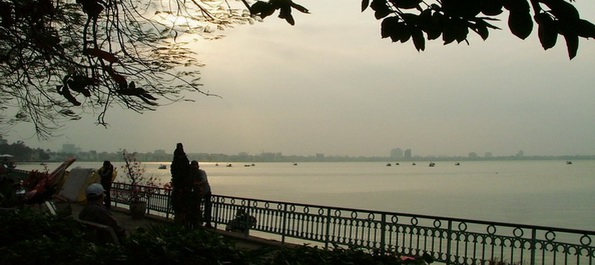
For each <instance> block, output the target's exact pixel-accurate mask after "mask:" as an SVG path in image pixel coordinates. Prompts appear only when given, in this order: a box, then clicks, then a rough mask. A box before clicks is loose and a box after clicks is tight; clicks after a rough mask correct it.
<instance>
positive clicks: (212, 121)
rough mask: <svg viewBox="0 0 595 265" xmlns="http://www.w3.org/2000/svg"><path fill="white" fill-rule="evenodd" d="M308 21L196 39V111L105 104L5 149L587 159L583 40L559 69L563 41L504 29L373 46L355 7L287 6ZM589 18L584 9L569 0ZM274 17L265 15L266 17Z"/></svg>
mask: <svg viewBox="0 0 595 265" xmlns="http://www.w3.org/2000/svg"><path fill="white" fill-rule="evenodd" d="M297 2H298V3H301V4H303V5H304V6H306V7H308V8H309V9H310V11H311V14H309V15H305V14H299V13H298V14H295V17H296V25H295V26H293V27H292V26H290V25H288V24H287V23H285V22H284V21H282V20H280V19H278V18H276V16H275V17H270V18H267V20H266V21H265V22H264V23H256V24H255V25H250V26H249V25H245V26H237V27H236V28H234V29H227V30H225V31H224V32H223V33H224V34H225V35H226V37H225V38H223V39H221V40H216V41H202V40H201V41H198V42H196V43H195V44H194V45H195V47H196V51H197V52H198V54H199V55H200V58H201V60H202V62H203V63H205V64H206V67H204V68H203V69H202V80H203V84H204V89H205V90H207V91H209V92H211V93H215V94H218V95H220V96H221V97H222V98H216V97H204V96H200V95H198V94H194V95H193V96H192V98H194V99H196V102H195V103H180V104H174V105H168V106H164V107H161V108H160V109H159V110H158V111H157V112H150V113H145V114H142V115H139V114H136V113H133V112H131V111H123V110H121V109H119V108H112V109H111V110H110V112H109V113H108V116H107V119H108V122H109V123H110V125H111V126H110V127H109V128H108V129H104V128H103V127H99V126H96V125H94V121H95V117H93V116H89V117H87V118H85V119H83V120H80V121H75V122H70V123H68V125H67V126H68V127H67V128H66V129H64V130H62V131H61V132H60V133H61V134H62V135H63V136H61V137H58V138H55V139H51V140H49V141H47V142H42V143H39V142H38V141H37V140H36V138H35V137H34V135H33V132H32V131H33V130H32V128H30V127H25V126H19V127H17V128H15V129H14V130H12V131H11V132H10V135H8V136H7V137H5V138H7V139H8V140H9V141H10V142H12V141H17V140H23V141H25V143H26V144H28V145H29V146H34V147H41V148H50V149H52V150H55V151H57V150H60V149H61V146H62V144H65V143H72V144H75V145H77V146H79V147H81V148H82V149H83V150H84V151H88V150H96V151H116V150H118V149H120V148H126V149H128V150H131V151H140V152H148V151H153V150H156V149H164V150H166V151H167V152H173V150H174V148H175V144H176V143H178V142H182V143H184V145H185V149H186V152H188V153H199V152H206V153H225V154H237V153H239V152H247V153H250V154H258V153H261V152H282V153H283V154H285V155H313V154H316V153H324V154H326V155H351V156H359V155H362V156H388V155H389V152H390V150H391V149H392V148H396V147H400V148H402V149H408V148H410V149H412V151H413V154H414V155H421V156H426V155H464V156H466V155H467V154H468V153H469V152H476V153H478V154H480V155H483V154H484V153H485V152H492V153H493V155H513V154H516V153H517V152H518V151H519V150H523V151H524V152H525V154H526V155H574V154H579V155H581V154H582V155H585V154H595V117H594V116H593V115H594V114H595V41H593V40H592V39H591V40H589V41H587V40H585V39H581V42H580V48H579V53H578V56H577V57H576V58H575V59H573V60H572V61H570V60H569V59H568V55H567V52H566V46H565V43H564V41H563V39H562V38H559V39H558V44H557V45H556V47H555V48H553V49H551V50H548V51H544V50H543V49H542V48H541V45H540V44H539V41H538V39H537V36H536V29H534V33H533V34H532V36H531V37H529V39H527V40H525V41H522V40H519V39H517V38H516V37H513V36H512V34H510V33H509V30H508V29H507V28H506V22H505V21H504V22H499V23H498V25H500V26H501V27H502V30H501V31H500V32H492V33H491V35H490V38H489V39H488V40H487V41H485V42H484V41H482V40H481V39H480V38H479V37H477V36H476V35H474V34H470V36H471V38H470V42H471V44H470V45H466V44H465V43H461V44H451V45H448V46H443V45H442V43H441V42H440V41H438V42H433V43H430V44H428V45H427V47H426V51H424V52H417V51H416V50H415V48H414V46H413V44H412V43H404V44H400V43H398V44H397V43H391V41H390V40H389V39H381V38H380V33H379V32H380V26H379V25H380V22H379V21H377V20H375V19H374V17H373V12H372V11H371V10H367V11H366V12H364V13H361V12H360V2H359V1H353V0H351V1H345V0H342V1H339V0H329V1H312V0H303V1H297ZM575 3H576V5H577V6H578V7H579V10H580V12H581V14H582V16H583V18H586V19H587V20H590V21H592V22H595V1H591V0H580V1H577V2H575ZM275 15H276V14H275Z"/></svg>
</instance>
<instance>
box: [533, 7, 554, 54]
mask: <svg viewBox="0 0 595 265" xmlns="http://www.w3.org/2000/svg"><path fill="white" fill-rule="evenodd" d="M535 21H536V22H537V25H538V30H537V35H538V36H539V42H540V43H541V46H542V47H543V49H544V50H547V49H549V48H552V47H554V46H555V45H556V41H557V40H558V24H557V23H556V21H554V19H553V18H552V17H551V16H550V15H549V14H547V13H539V14H537V15H535Z"/></svg>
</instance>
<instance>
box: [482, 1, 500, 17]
mask: <svg viewBox="0 0 595 265" xmlns="http://www.w3.org/2000/svg"><path fill="white" fill-rule="evenodd" d="M479 7H480V10H481V13H483V14H485V15H487V16H497V15H500V14H502V12H503V11H502V8H503V7H504V6H503V5H502V2H500V1H499V0H479Z"/></svg>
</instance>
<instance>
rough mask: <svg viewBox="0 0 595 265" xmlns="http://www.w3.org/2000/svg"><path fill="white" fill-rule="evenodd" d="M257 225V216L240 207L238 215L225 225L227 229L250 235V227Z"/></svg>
mask: <svg viewBox="0 0 595 265" xmlns="http://www.w3.org/2000/svg"><path fill="white" fill-rule="evenodd" d="M255 226H256V218H255V217H254V216H251V215H249V214H248V213H246V210H244V209H241V208H240V209H238V210H237V211H236V217H235V218H234V219H233V220H231V221H229V223H227V226H225V231H229V232H236V233H242V234H245V235H248V232H249V231H250V228H253V227H255Z"/></svg>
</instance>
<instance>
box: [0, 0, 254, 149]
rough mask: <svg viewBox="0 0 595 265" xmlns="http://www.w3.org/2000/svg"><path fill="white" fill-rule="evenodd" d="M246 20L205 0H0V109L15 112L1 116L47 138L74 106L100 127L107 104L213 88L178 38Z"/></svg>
mask: <svg viewBox="0 0 595 265" xmlns="http://www.w3.org/2000/svg"><path fill="white" fill-rule="evenodd" d="M181 20H184V22H179V21H181ZM252 21H253V19H252V18H251V17H250V15H249V13H248V12H247V11H245V10H237V9H231V8H228V7H227V6H226V5H225V4H224V3H218V2H213V1H210V0H203V1H201V2H198V1H190V2H187V1H184V0H163V1H147V2H143V1H136V0H131V1H119V0H76V2H74V1H71V0H0V75H2V79H0V111H2V110H4V111H5V112H8V110H15V109H16V111H15V112H16V113H15V114H14V115H10V116H8V115H2V116H1V117H0V118H2V123H3V124H4V125H6V124H8V125H13V124H16V123H19V122H31V123H32V124H33V125H34V127H35V130H36V134H37V136H38V137H40V138H42V139H45V138H49V137H51V136H53V133H54V132H55V131H56V130H57V129H58V128H60V127H61V126H62V125H63V122H65V121H66V120H68V119H75V120H76V119H80V117H81V116H80V114H81V112H89V111H90V112H92V113H94V114H96V115H97V123H98V124H102V125H107V123H106V119H105V117H106V114H107V112H108V109H110V108H111V107H113V106H114V105H119V106H121V107H123V108H126V109H129V110H132V111H136V112H140V113H142V112H144V111H151V110H155V109H156V108H157V107H158V103H157V102H158V100H159V102H177V101H181V100H188V99H186V98H185V97H184V93H183V92H187V91H190V92H199V93H202V94H204V95H211V94H209V93H208V92H205V91H203V90H201V84H200V83H199V71H198V70H197V69H198V67H200V66H202V65H201V63H200V62H199V61H197V59H196V58H195V56H194V53H193V51H191V50H189V49H188V48H187V47H185V44H187V43H186V42H182V41H180V40H179V39H178V36H179V35H180V34H181V33H194V34H198V35H200V36H202V37H204V38H218V37H219V36H217V35H216V29H217V28H219V29H221V28H223V27H225V26H229V25H233V24H238V23H246V22H252ZM9 107H12V109H10V108H9ZM0 114H2V113H0Z"/></svg>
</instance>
